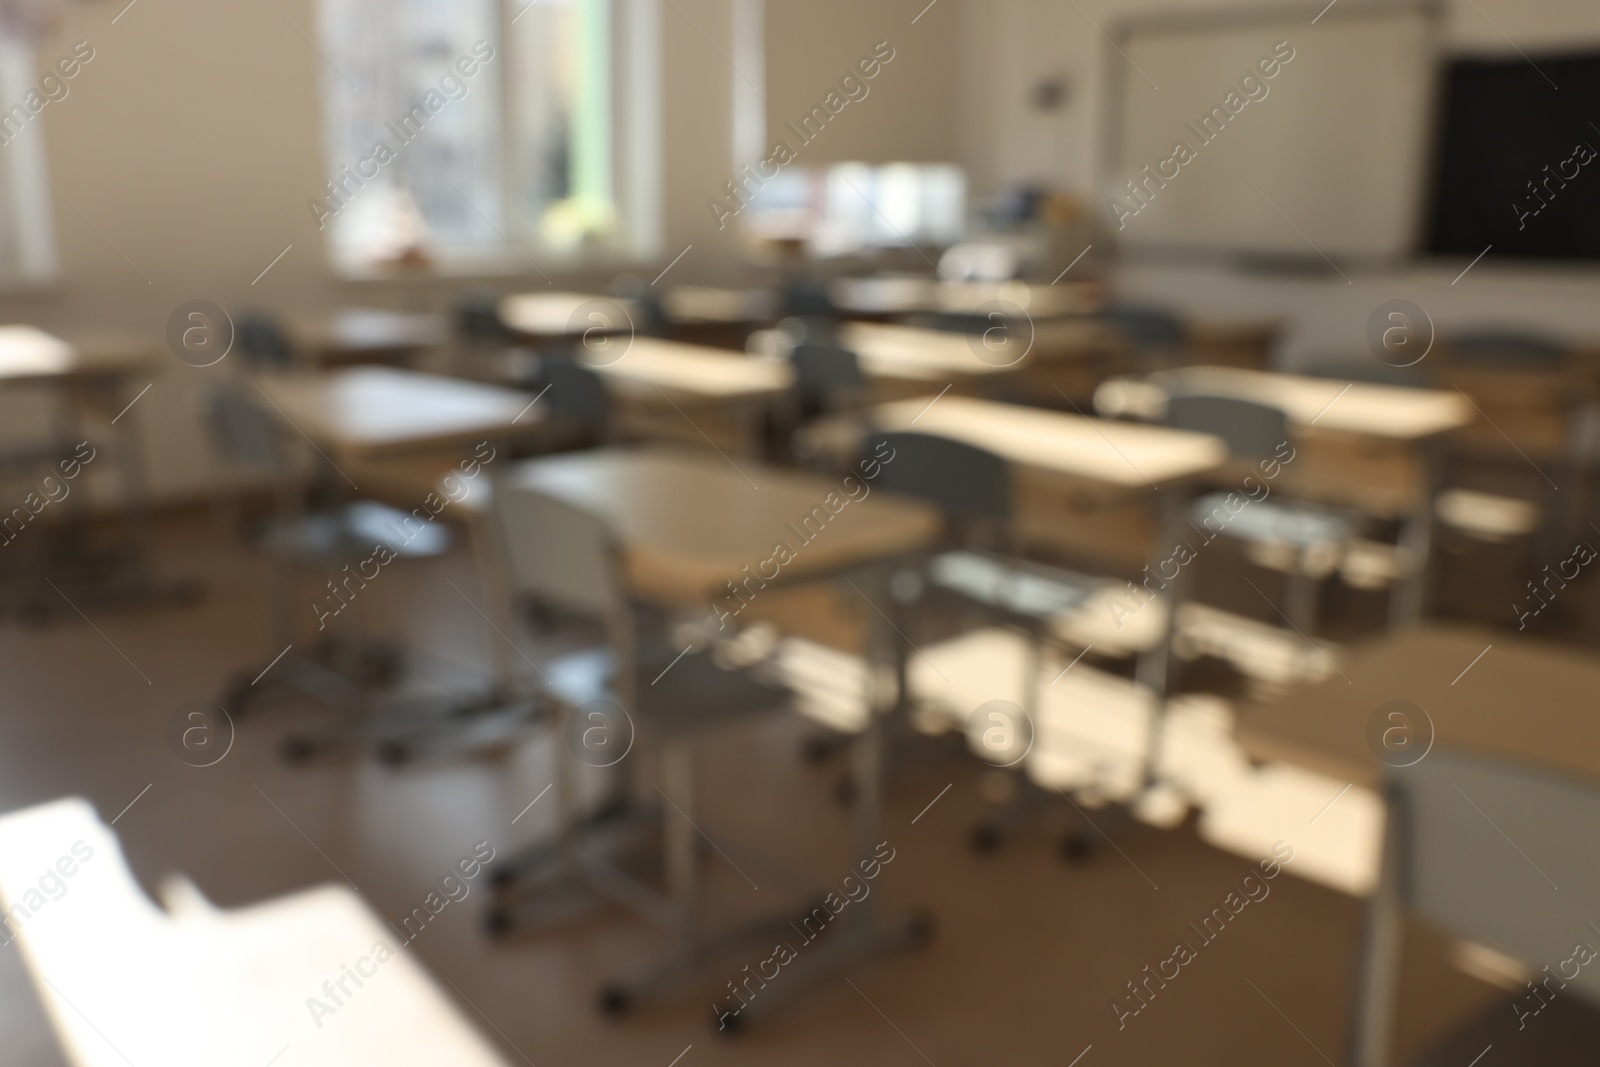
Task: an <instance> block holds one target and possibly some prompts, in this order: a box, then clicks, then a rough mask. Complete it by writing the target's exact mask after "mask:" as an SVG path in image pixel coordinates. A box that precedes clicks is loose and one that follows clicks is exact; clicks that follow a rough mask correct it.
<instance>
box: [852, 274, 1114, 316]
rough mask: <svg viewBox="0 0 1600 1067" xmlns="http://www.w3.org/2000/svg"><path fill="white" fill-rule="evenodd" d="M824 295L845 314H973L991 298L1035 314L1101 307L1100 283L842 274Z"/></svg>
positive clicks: (1061, 313)
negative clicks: (947, 312)
mask: <svg viewBox="0 0 1600 1067" xmlns="http://www.w3.org/2000/svg"><path fill="white" fill-rule="evenodd" d="M828 295H829V298H830V299H831V300H832V301H833V302H834V305H835V306H836V307H838V308H839V310H841V311H843V312H845V313H846V314H856V315H866V316H869V317H875V318H878V317H889V316H898V315H912V314H916V313H918V312H929V311H955V312H966V313H969V314H970V313H975V312H982V311H985V310H988V309H989V307H990V306H991V305H992V304H994V303H996V302H1003V303H1008V304H1011V305H1013V306H1014V307H1016V308H1019V309H1021V310H1022V311H1023V312H1025V313H1026V314H1027V315H1029V316H1030V317H1032V318H1034V319H1045V318H1054V317H1059V316H1066V315H1087V314H1092V313H1093V312H1095V311H1098V310H1099V309H1100V308H1102V307H1104V306H1105V302H1106V287H1105V286H1104V285H1103V284H1101V283H1099V282H1062V283H1059V284H1057V285H1033V284H1029V283H1027V282H1014V281H1013V282H940V281H935V280H934V279H932V278H921V277H895V276H887V277H874V278H841V279H839V280H837V281H835V282H833V283H832V284H831V285H830V286H829V287H828Z"/></svg>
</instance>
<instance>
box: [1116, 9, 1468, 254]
mask: <svg viewBox="0 0 1600 1067" xmlns="http://www.w3.org/2000/svg"><path fill="white" fill-rule="evenodd" d="M1313 13H1314V12H1313ZM1112 40H1113V41H1114V43H1115V47H1116V48H1118V49H1120V50H1121V52H1122V53H1123V54H1122V55H1118V54H1117V53H1116V52H1114V51H1113V52H1110V53H1109V55H1108V62H1109V63H1110V64H1111V68H1110V69H1111V71H1112V78H1113V82H1112V99H1113V101H1114V104H1113V109H1112V110H1113V115H1112V126H1111V130H1110V133H1111V139H1110V141H1111V143H1110V146H1109V147H1110V151H1109V152H1108V153H1107V158H1108V161H1109V166H1108V167H1107V169H1106V174H1105V181H1104V188H1103V196H1102V198H1101V200H1102V203H1101V209H1102V214H1103V217H1104V218H1105V219H1106V221H1107V222H1108V223H1109V224H1110V227H1111V230H1112V232H1113V233H1114V234H1115V235H1116V237H1117V238H1118V240H1119V241H1120V242H1121V243H1122V244H1124V245H1126V246H1127V247H1130V248H1161V249H1169V250H1170V249H1186V250H1204V251H1217V252H1231V253H1245V254H1255V255H1260V256H1270V257H1290V258H1297V257H1302V256H1305V257H1310V258H1313V259H1315V258H1317V257H1318V256H1321V257H1323V258H1328V259H1333V260H1338V259H1341V258H1345V259H1349V258H1362V259H1371V258H1388V257H1395V256H1399V255H1402V254H1404V253H1406V252H1409V251H1411V250H1412V249H1413V248H1414V247H1415V246H1416V243H1417V236H1418V233H1419V231H1420V225H1421V214H1422V212H1421V207H1422V200H1423V194H1424V184H1425V179H1426V175H1427V167H1428V160H1429V156H1430V145H1431V139H1432V135H1431V127H1432V108H1433V96H1434V84H1435V79H1436V73H1435V70H1436V68H1435V55H1436V40H1437V34H1436V25H1435V21H1434V17H1433V15H1432V14H1431V13H1429V12H1427V11H1425V10H1422V9H1420V8H1417V7H1396V6H1393V5H1385V7H1384V8H1382V9H1377V10H1374V9H1373V8H1371V7H1366V8H1362V7H1358V6H1356V5H1354V4H1351V2H1350V0H1345V2H1344V3H1340V4H1337V5H1336V6H1334V7H1332V8H1331V9H1329V10H1327V11H1326V12H1325V13H1324V14H1323V15H1322V16H1321V17H1320V18H1318V20H1317V21H1316V23H1315V24H1313V23H1312V22H1311V14H1310V13H1308V11H1307V9H1306V8H1304V7H1297V8H1295V9H1293V10H1292V11H1289V10H1287V9H1269V10H1266V11H1262V12H1244V13H1237V14H1226V15H1216V16H1210V17H1205V18H1194V17H1172V18H1164V19H1163V18H1156V19H1149V18H1146V19H1139V20H1134V21H1129V22H1126V23H1124V24H1123V25H1122V26H1121V27H1120V28H1119V32H1118V33H1117V34H1115V35H1113V37H1112ZM1283 42H1287V43H1286V44H1285V43H1283ZM1275 49H1276V53H1275ZM1275 54H1276V56H1284V55H1288V56H1289V58H1287V59H1286V60H1283V61H1280V62H1279V63H1278V65H1277V67H1276V69H1275V70H1274V71H1273V76H1272V77H1270V78H1269V77H1266V76H1265V72H1264V70H1263V69H1262V68H1260V67H1258V64H1259V63H1261V62H1262V60H1263V59H1264V58H1265V59H1267V60H1269V61H1270V60H1272V59H1273V58H1274V56H1275ZM1272 69H1273V68H1272V64H1271V62H1268V64H1267V67H1266V68H1265V70H1272ZM1246 75H1250V76H1251V78H1250V79H1249V80H1245V76H1246ZM1230 93H1232V94H1233V95H1232V96H1231V97H1230V96H1229V94H1230ZM1217 108H1220V114H1215V113H1214V109H1217ZM1208 115H1211V116H1212V117H1211V121H1210V122H1209V123H1208V124H1206V125H1204V126H1202V119H1203V118H1204V117H1206V116H1208ZM1206 137H1209V138H1210V140H1209V141H1207V140H1205V139H1204V138H1206ZM1180 144H1184V145H1187V146H1188V148H1189V150H1190V151H1192V153H1193V155H1192V157H1189V156H1186V155H1185V154H1184V153H1182V152H1179V151H1178V150H1177V149H1178V146H1179V145H1180ZM1146 167H1148V168H1150V169H1149V170H1148V171H1146V170H1145V168H1146ZM1168 175H1172V176H1171V177H1167V176H1168ZM1129 180H1135V181H1137V183H1138V190H1139V191H1138V194H1137V195H1136V194H1135V193H1133V192H1130V191H1129V190H1128V188H1127V185H1126V182H1128V181H1129ZM1118 204H1120V205H1121V206H1120V207H1118V206H1117V205H1118Z"/></svg>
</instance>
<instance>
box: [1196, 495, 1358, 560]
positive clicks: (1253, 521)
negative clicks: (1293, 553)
mask: <svg viewBox="0 0 1600 1067" xmlns="http://www.w3.org/2000/svg"><path fill="white" fill-rule="evenodd" d="M1230 496H1232V497H1233V498H1234V499H1235V500H1238V499H1241V498H1240V497H1239V496H1238V494H1229V493H1209V494H1207V495H1206V496H1203V497H1201V498H1200V499H1199V500H1197V501H1195V504H1194V508H1193V510H1192V512H1191V514H1190V521H1191V522H1192V523H1193V524H1194V525H1195V527H1196V529H1198V530H1200V531H1202V532H1213V531H1214V532H1219V533H1225V534H1227V535H1229V536H1230V537H1237V538H1239V539H1240V540H1242V541H1258V542H1260V541H1276V542H1279V543H1287V544H1291V545H1294V546H1296V547H1297V548H1314V547H1317V546H1319V545H1328V544H1337V543H1338V542H1341V541H1347V540H1349V539H1350V537H1352V536H1353V535H1354V532H1355V527H1354V525H1353V524H1352V523H1351V522H1350V520H1348V519H1346V518H1344V517H1343V516H1339V515H1330V514H1328V513H1327V512H1324V511H1317V510H1313V509H1311V508H1307V507H1300V506H1296V505H1292V504H1276V503H1272V502H1270V501H1260V502H1255V501H1252V502H1249V503H1246V504H1245V505H1244V507H1243V508H1241V509H1239V510H1238V511H1232V510H1231V509H1230V508H1229V507H1228V505H1227V501H1228V498H1229V497H1230ZM1221 516H1228V519H1227V523H1226V524H1225V525H1224V524H1222V523H1221V522H1220V517H1221ZM1206 519H1211V520H1212V521H1211V525H1210V526H1209V527H1208V526H1206V525H1205V520H1206Z"/></svg>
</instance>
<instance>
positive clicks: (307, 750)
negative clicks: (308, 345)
mask: <svg viewBox="0 0 1600 1067" xmlns="http://www.w3.org/2000/svg"><path fill="white" fill-rule="evenodd" d="M207 416H208V419H207V421H208V423H209V427H210V431H211V438H212V441H213V444H214V446H215V447H216V449H217V452H218V453H219V454H220V455H221V456H222V457H223V458H224V459H225V460H227V461H228V462H229V463H230V464H232V465H233V466H235V467H237V468H240V469H241V470H242V471H246V472H249V473H252V474H254V475H256V476H257V477H260V478H263V479H265V480H266V481H267V482H268V483H269V484H270V485H271V488H272V491H273V494H274V497H275V501H276V513H275V514H274V516H273V517H272V518H270V519H269V520H267V521H266V522H265V523H263V524H262V525H261V527H260V528H259V529H258V530H257V531H256V532H255V534H254V536H253V538H252V540H253V541H254V543H255V544H256V546H257V547H258V548H259V549H260V550H261V551H262V552H263V553H264V554H265V555H266V556H267V557H268V558H269V560H270V561H271V563H272V571H271V576H270V579H269V584H270V585H271V593H270V607H269V610H270V612H271V616H272V628H271V633H272V635H273V637H272V647H271V649H270V650H269V651H268V652H267V656H268V657H271V656H275V655H277V653H278V652H279V651H280V650H282V649H284V648H286V647H288V646H290V645H291V644H293V643H295V642H296V634H297V631H298V627H296V626H295V624H294V622H293V616H294V615H296V614H299V609H298V608H297V606H296V604H295V603H294V602H293V597H294V581H293V579H294V576H295V574H296V573H297V571H299V570H302V569H304V570H313V571H316V572H318V573H320V574H336V575H337V574H341V573H343V572H346V571H347V570H348V568H351V567H358V565H359V564H360V562H361V561H363V560H365V559H367V558H368V557H369V556H371V555H372V553H373V551H374V548H375V547H376V546H377V545H380V544H381V545H384V546H385V547H386V548H388V549H389V551H391V552H393V553H394V554H395V555H396V556H397V557H399V558H401V559H422V558H427V557H431V556H437V555H440V554H442V553H443V552H444V551H445V550H446V549H447V548H448V547H449V544H450V534H449V531H448V530H447V529H446V528H445V527H443V526H436V525H432V524H430V525H428V526H425V527H422V528H421V529H420V530H417V531H414V532H413V533H410V534H406V533H405V531H406V529H407V526H406V520H407V519H408V518H409V516H408V515H406V514H405V513H404V512H400V511H397V510H395V509H394V508H390V507H387V506H385V505H383V504H379V503H377V502H375V501H356V502H353V503H349V504H345V505H342V506H339V507H333V508H324V509H321V510H316V511H308V510H307V509H306V506H305V500H304V493H303V490H302V489H301V487H300V486H299V484H298V481H297V479H296V478H295V476H294V471H293V464H292V461H291V458H290V455H289V451H288V449H287V447H286V445H285V439H284V432H283V429H282V427H281V425H280V424H279V423H278V421H277V419H276V418H274V417H273V415H272V414H271V413H269V412H268V411H267V410H266V409H264V408H263V407H261V405H260V404H258V403H257V402H256V400H255V398H254V397H253V396H251V395H250V391H249V390H248V389H247V388H245V387H244V386H241V385H237V384H230V385H224V386H220V387H218V388H217V389H215V390H213V392H212V393H211V395H210V397H209V402H208V410H207ZM412 525H413V526H415V522H414V521H413V522H412ZM358 580H359V579H358ZM346 581H348V578H346ZM328 585H329V588H330V589H334V588H336V587H335V583H334V582H333V581H331V580H330V581H329V583H328ZM346 591H348V590H346ZM334 602H335V603H342V602H343V601H342V600H336V601H334ZM351 606H352V608H353V609H354V610H355V612H356V615H357V618H358V619H359V618H360V615H361V607H360V605H359V603H353V604H352V605H351ZM340 610H341V611H342V609H340ZM402 670H403V661H402V656H401V654H400V651H399V649H398V648H397V647H396V646H395V645H394V644H393V643H390V642H383V641H372V640H368V639H365V638H364V637H362V636H361V635H359V634H358V635H357V636H356V637H355V638H353V639H350V640H343V641H341V640H334V639H328V640H324V641H321V642H319V643H318V644H317V645H316V646H314V648H313V651H312V652H311V653H309V654H303V653H301V652H300V651H299V650H297V649H292V648H291V649H290V651H289V652H288V653H287V654H286V655H284V656H283V657H282V659H280V660H276V661H269V660H263V662H262V664H261V666H260V667H257V668H252V669H249V670H245V671H241V672H240V673H239V674H238V675H237V676H236V677H235V680H234V681H233V683H232V684H231V685H230V686H229V688H228V690H227V692H226V693H225V694H224V695H223V698H222V703H223V706H224V707H225V708H226V709H227V710H228V712H229V713H230V714H233V715H239V714H242V713H243V712H244V711H245V710H246V709H247V708H248V707H249V706H250V705H252V704H253V703H255V702H256V701H257V700H259V699H260V698H261V697H262V696H263V695H266V694H268V693H271V692H273V691H274V690H277V691H282V690H289V691H292V692H296V693H299V694H300V695H303V696H307V697H310V698H312V699H313V700H315V701H317V702H318V703H321V704H323V705H325V706H327V707H329V708H332V709H334V710H335V711H338V712H341V713H343V715H344V716H345V717H346V718H347V719H350V720H352V721H353V720H354V719H357V718H360V717H362V716H364V715H365V709H366V694H365V688H366V687H368V686H379V685H384V684H388V683H390V682H393V681H394V680H395V679H397V678H398V677H399V675H400V674H401V672H402ZM342 737H343V728H341V730H339V731H336V732H335V733H334V734H328V735H323V736H320V737H318V738H307V737H303V736H300V735H293V736H291V737H289V738H287V739H286V740H285V741H284V744H283V755H284V757H285V758H286V759H289V760H291V761H299V760H303V759H305V758H308V757H309V756H311V755H313V754H314V753H315V752H316V751H317V750H318V749H319V748H322V747H326V746H328V745H331V744H333V743H334V742H335V741H336V740H338V739H341V738H342Z"/></svg>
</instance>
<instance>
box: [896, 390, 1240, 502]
mask: <svg viewBox="0 0 1600 1067" xmlns="http://www.w3.org/2000/svg"><path fill="white" fill-rule="evenodd" d="M929 399H931V398H916V399H912V400H899V401H895V402H894V403H892V404H884V405H882V406H879V407H876V408H873V409H872V410H871V411H870V412H869V413H868V419H869V421H870V422H871V423H872V424H873V425H874V426H876V427H877V428H879V429H882V430H915V431H918V432H920V433H931V434H939V435H940V436H942V437H951V438H954V439H956V440H958V441H965V442H966V443H967V444H971V445H976V446H978V447H979V448H986V449H988V450H989V451H991V452H994V453H995V454H997V455H999V456H1001V457H1002V458H1004V459H1007V460H1009V461H1010V462H1012V463H1014V464H1017V465H1018V466H1022V467H1032V468H1035V469H1037V470H1041V471H1048V472H1050V473H1052V474H1055V475H1059V476H1062V477H1065V478H1069V479H1071V480H1073V481H1075V482H1080V483H1083V485H1084V486H1085V487H1090V486H1095V487H1102V488H1104V489H1107V490H1110V491H1111V492H1113V493H1116V494H1118V495H1122V494H1124V493H1125V492H1126V491H1128V490H1133V491H1135V492H1140V493H1142V492H1144V491H1145V490H1147V489H1154V488H1156V487H1158V486H1159V485H1160V484H1161V483H1164V482H1165V483H1171V482H1174V481H1178V480H1181V479H1185V478H1192V477H1195V476H1196V475H1199V474H1204V473H1206V472H1209V471H1212V470H1215V469H1217V468H1219V467H1221V466H1222V465H1223V464H1224V463H1225V462H1227V458H1228V450H1227V446H1226V445H1224V444H1223V442H1222V441H1221V440H1220V439H1219V438H1216V437H1212V436H1211V435H1210V434H1201V433H1189V432H1188V431H1185V430H1170V429H1167V428H1166V427H1164V426H1143V425H1138V424H1134V423H1126V422H1111V421H1109V420H1106V419H1091V418H1088V417H1085V416H1082V415H1068V414H1066V413H1064V412H1059V411H1046V410H1044V409H1042V408H1028V407H1021V406H1019V405H1016V404H999V403H995V402H994V401H990V400H976V399H973V398H971V397H964V396H946V397H943V398H941V399H939V400H938V401H936V402H934V403H933V404H931V405H930V404H929V403H928V400H929Z"/></svg>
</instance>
